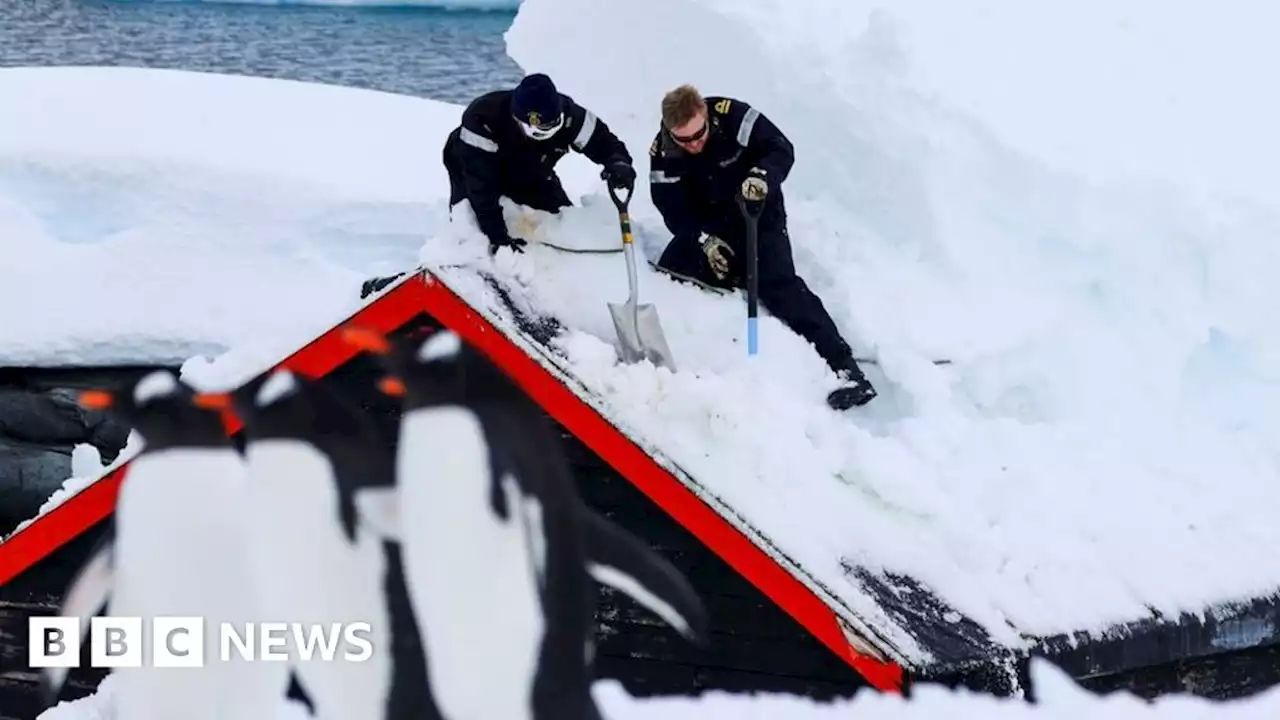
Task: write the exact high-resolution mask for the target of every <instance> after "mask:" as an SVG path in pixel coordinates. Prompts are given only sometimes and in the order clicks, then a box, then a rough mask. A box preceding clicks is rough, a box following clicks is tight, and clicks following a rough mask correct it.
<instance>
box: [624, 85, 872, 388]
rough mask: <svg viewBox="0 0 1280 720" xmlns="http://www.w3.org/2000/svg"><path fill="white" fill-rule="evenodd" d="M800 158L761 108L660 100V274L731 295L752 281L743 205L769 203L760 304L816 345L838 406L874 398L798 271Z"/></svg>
mask: <svg viewBox="0 0 1280 720" xmlns="http://www.w3.org/2000/svg"><path fill="white" fill-rule="evenodd" d="M794 162H795V152H794V149H793V147H792V145H791V141H790V140H788V139H787V137H786V135H784V134H783V133H782V131H781V130H779V129H778V127H777V126H776V125H774V124H773V123H772V122H771V121H770V120H769V119H768V118H767V117H765V116H764V115H763V114H762V113H761V112H760V111H759V110H757V109H755V108H753V107H751V106H750V105H748V104H746V103H744V102H742V101H741V100H738V99H736V98H729V97H719V96H717V97H707V98H703V97H702V95H701V94H700V93H699V92H698V90H697V89H696V88H694V87H693V86H691V85H682V86H680V87H678V88H676V89H674V90H672V91H671V92H669V93H667V94H666V96H665V97H663V99H662V128H661V129H660V130H659V131H658V135H657V137H656V138H654V140H653V144H652V145H650V147H649V169H650V172H649V188H650V194H651V196H652V198H653V203H654V205H655V206H656V207H657V208H658V211H659V212H660V213H661V214H662V217H663V220H664V221H665V222H666V225H667V229H668V230H670V231H671V234H672V236H673V237H672V239H671V242H669V243H668V244H667V247H666V249H665V250H664V251H663V253H662V256H661V258H659V260H658V263H657V264H658V268H659V269H661V270H664V271H666V272H667V273H669V274H671V275H673V276H675V277H677V278H680V279H684V280H692V281H694V282H696V283H699V284H702V285H710V286H712V287H718V288H725V289H732V288H737V287H743V286H744V285H745V280H746V278H745V277H744V273H743V260H745V259H746V223H745V221H744V220H743V218H742V214H741V211H740V210H739V207H738V204H737V199H738V196H739V194H741V195H742V197H744V198H746V199H748V200H751V201H755V202H763V203H764V206H763V208H762V209H761V212H760V217H759V226H758V227H759V232H758V235H757V241H758V248H757V255H756V257H757V271H758V287H759V291H760V303H761V304H762V305H764V307H765V308H766V309H768V311H769V312H770V313H771V314H773V316H774V317H776V318H778V319H779V320H781V321H782V322H784V323H786V324H787V326H788V327H790V328H791V329H792V330H794V331H795V332H796V333H797V334H798V335H800V336H801V337H803V338H804V339H806V340H808V341H809V342H810V343H812V344H813V346H814V348H815V349H816V350H817V352H818V354H819V355H821V356H822V359H823V360H825V361H826V362H827V364H828V365H829V366H830V367H831V369H832V370H834V371H835V373H836V375H837V376H838V377H839V379H840V383H841V385H840V387H838V388H836V389H835V390H833V391H832V392H831V393H830V394H829V395H828V396H827V403H828V404H829V405H830V406H831V407H833V408H835V409H837V410H847V409H849V408H851V407H855V406H859V405H865V404H867V403H868V402H870V401H871V400H872V399H874V398H875V397H876V391H875V388H873V387H872V386H871V383H870V382H868V381H867V378H866V377H865V376H864V375H863V373H862V370H861V369H859V368H858V364H857V362H856V361H855V360H854V357H853V351H852V350H851V349H850V347H849V344H848V343H847V342H845V340H844V338H843V337H841V336H840V331H839V330H838V329H837V328H836V325H835V322H833V321H832V319H831V316H830V315H829V314H828V313H827V310H826V308H825V307H824V306H823V304H822V300H820V299H819V298H818V296H817V295H815V294H814V293H813V291H812V290H810V289H809V286H808V285H807V284H806V283H805V281H804V280H803V279H801V278H800V277H799V276H798V275H797V274H796V269H795V263H794V261H793V259H792V256H791V239H790V237H789V236H788V234H787V213H786V208H785V206H784V203H783V197H782V187H781V186H782V182H783V181H784V180H786V178H787V175H788V174H789V173H790V171H791V166H792V164H793V163H794Z"/></svg>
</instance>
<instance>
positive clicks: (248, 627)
mask: <svg viewBox="0 0 1280 720" xmlns="http://www.w3.org/2000/svg"><path fill="white" fill-rule="evenodd" d="M253 637H254V632H253V623H245V624H244V633H243V634H241V633H240V631H239V630H238V629H237V628H236V626H235V624H233V623H223V624H222V630H221V637H220V642H219V644H220V646H221V648H222V652H221V654H220V655H219V657H220V658H221V659H222V662H230V661H231V646H232V645H235V646H236V652H238V653H240V659H241V660H252V659H253V656H254V642H253Z"/></svg>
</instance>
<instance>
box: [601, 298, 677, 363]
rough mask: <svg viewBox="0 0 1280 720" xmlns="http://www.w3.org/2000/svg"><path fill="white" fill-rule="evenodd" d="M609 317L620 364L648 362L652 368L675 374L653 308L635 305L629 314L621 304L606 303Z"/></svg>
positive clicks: (626, 307) (672, 360) (669, 349)
mask: <svg viewBox="0 0 1280 720" xmlns="http://www.w3.org/2000/svg"><path fill="white" fill-rule="evenodd" d="M609 314H610V315H612V316H613V328H614V330H616V331H617V332H618V347H619V350H620V351H621V354H622V360H623V362H627V363H637V362H641V361H643V360H648V361H649V362H651V363H653V364H654V365H657V366H659V367H665V368H668V369H670V370H672V371H673V372H674V371H675V369H676V363H675V358H674V357H673V356H672V354H671V348H670V347H668V346H667V338H666V336H665V335H663V333H662V323H661V322H660V321H659V320H658V309H657V308H655V307H654V306H652V305H638V306H636V307H635V309H634V310H633V309H632V307H631V306H630V305H627V304H625V303H624V304H617V303H609Z"/></svg>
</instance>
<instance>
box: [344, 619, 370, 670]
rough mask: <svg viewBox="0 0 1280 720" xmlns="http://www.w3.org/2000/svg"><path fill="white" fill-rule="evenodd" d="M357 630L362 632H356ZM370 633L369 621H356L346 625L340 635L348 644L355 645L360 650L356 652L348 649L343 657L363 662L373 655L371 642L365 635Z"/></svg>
mask: <svg viewBox="0 0 1280 720" xmlns="http://www.w3.org/2000/svg"><path fill="white" fill-rule="evenodd" d="M357 632H359V633H362V634H357ZM372 633H373V628H371V627H370V626H369V623H364V622H358V623H351V624H350V625H347V627H346V629H344V630H343V632H342V637H343V638H345V639H346V641H347V644H348V645H355V646H356V647H358V648H360V650H359V651H358V652H352V651H350V650H348V651H347V654H346V655H345V656H344V658H345V659H346V660H349V661H351V662H364V661H365V660H368V659H369V658H371V657H373V642H372V641H370V640H369V638H368V637H367V636H368V635H370V634H372Z"/></svg>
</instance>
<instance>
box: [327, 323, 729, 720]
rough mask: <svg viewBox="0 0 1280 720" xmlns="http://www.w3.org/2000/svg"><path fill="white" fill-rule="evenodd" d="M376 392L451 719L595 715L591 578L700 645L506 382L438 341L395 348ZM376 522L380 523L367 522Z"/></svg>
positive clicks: (667, 593)
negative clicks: (388, 427)
mask: <svg viewBox="0 0 1280 720" xmlns="http://www.w3.org/2000/svg"><path fill="white" fill-rule="evenodd" d="M345 336H346V337H347V339H348V340H349V341H350V342H352V343H354V344H357V345H359V346H361V347H363V348H364V349H366V350H369V351H372V352H374V353H377V354H379V355H382V356H383V357H384V358H385V360H386V363H387V367H388V370H389V374H388V376H387V378H386V380H385V382H384V383H383V387H384V391H388V392H395V393H397V394H399V395H401V396H402V402H403V415H402V417H401V421H400V423H401V424H400V440H399V447H398V452H397V456H396V477H397V492H398V497H397V501H398V504H397V505H396V512H398V517H391V516H388V517H386V518H384V521H383V522H382V523H380V526H382V527H384V529H385V530H386V532H388V533H391V534H398V536H399V537H400V539H401V542H402V544H403V548H404V550H403V552H404V558H405V573H406V578H407V579H408V582H409V588H410V590H409V592H410V596H411V598H412V600H413V604H414V608H415V611H416V614H417V617H418V619H419V624H420V627H421V631H422V638H423V645H424V647H425V648H426V651H427V655H428V657H430V658H431V659H432V662H431V664H430V667H429V676H430V678H431V684H432V690H433V692H434V694H435V696H436V699H437V702H438V703H439V707H440V709H441V711H442V713H443V714H444V715H445V717H448V718H450V720H480V719H481V718H498V717H501V718H528V719H530V720H551V719H552V718H555V719H557V720H596V718H599V717H600V714H599V710H598V708H597V707H596V705H595V702H594V700H593V698H592V695H591V692H590V686H591V681H592V678H593V671H592V665H593V658H592V655H593V652H592V645H593V643H592V639H593V636H594V632H593V631H594V612H595V600H596V593H595V592H594V587H593V586H592V584H591V580H592V577H593V576H594V577H595V578H596V579H597V580H599V581H601V582H604V583H607V584H609V585H611V586H613V587H616V588H618V589H620V590H622V591H624V592H627V593H628V594H630V595H631V596H632V597H634V598H636V599H637V600H639V601H640V602H641V603H643V604H645V605H646V606H647V607H649V608H650V609H651V610H653V611H654V612H656V613H658V614H659V615H660V616H661V617H663V618H664V619H665V620H666V621H667V622H668V623H669V624H671V625H672V626H673V627H675V628H676V629H678V630H680V631H681V632H682V633H684V634H685V635H686V636H687V637H689V638H691V639H693V640H696V641H701V640H702V639H704V638H705V633H706V624H707V619H706V612H705V609H704V608H703V606H702V603H701V601H700V599H699V598H698V597H697V595H696V594H695V593H694V591H693V589H692V588H691V587H690V586H689V585H688V583H687V582H686V581H685V580H684V578H683V577H681V576H680V574H679V573H678V572H677V571H675V569H674V568H672V567H671V566H670V565H668V564H667V563H666V562H665V561H663V560H662V559H661V558H660V557H658V556H657V555H656V554H654V553H653V552H652V551H650V550H649V549H648V548H647V547H646V546H645V545H644V544H643V543H641V542H639V541H638V540H637V539H635V538H633V537H632V536H630V535H628V534H626V533H625V532H623V531H622V530H621V529H619V528H616V527H613V526H612V525H610V524H609V523H607V521H605V520H604V519H603V518H600V517H598V516H595V515H594V513H592V512H591V511H590V510H589V509H588V508H587V507H586V505H585V504H584V503H582V501H581V499H580V498H579V496H578V495H577V493H576V488H575V487H574V484H573V479H572V476H571V474H570V472H569V467H568V463H567V460H566V458H565V456H564V454H563V450H562V448H561V447H560V439H559V438H558V437H557V436H556V434H555V433H554V431H553V429H552V428H551V426H550V424H549V423H548V421H547V420H546V419H545V417H544V416H543V415H542V414H541V411H540V410H539V409H538V407H537V406H536V405H534V404H533V403H532V402H531V401H529V400H528V399H527V398H526V397H525V396H524V395H523V393H521V392H520V391H519V389H518V388H517V387H515V386H514V385H513V384H512V383H511V382H510V381H509V380H508V379H507V378H506V376H505V375H503V374H502V373H501V372H500V371H498V370H497V368H496V367H494V366H493V365H491V364H489V363H488V361H487V360H485V359H484V358H483V357H482V356H480V355H479V354H478V353H477V352H475V351H474V350H473V349H471V348H469V347H468V346H466V345H465V344H463V343H462V341H461V339H460V338H459V337H458V336H457V335H456V334H454V333H452V332H449V331H440V332H437V333H435V334H434V335H433V336H432V337H430V338H428V339H426V340H425V341H424V342H421V343H420V344H418V343H414V344H413V345H403V344H398V343H397V344H392V343H389V342H388V341H387V340H386V339H385V338H382V337H381V336H377V335H374V334H371V333H368V332H366V331H363V330H360V329H357V328H350V329H348V331H347V332H346V333H345ZM375 524H378V523H375Z"/></svg>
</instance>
